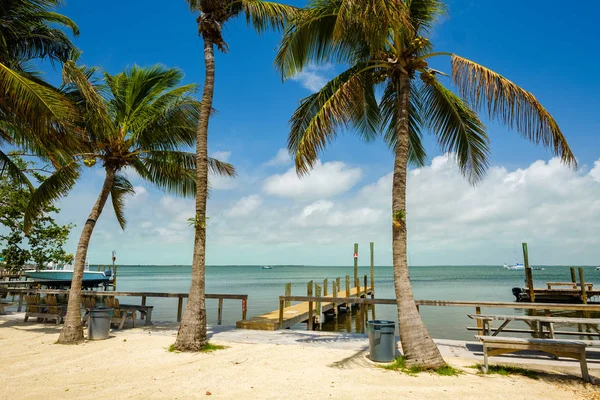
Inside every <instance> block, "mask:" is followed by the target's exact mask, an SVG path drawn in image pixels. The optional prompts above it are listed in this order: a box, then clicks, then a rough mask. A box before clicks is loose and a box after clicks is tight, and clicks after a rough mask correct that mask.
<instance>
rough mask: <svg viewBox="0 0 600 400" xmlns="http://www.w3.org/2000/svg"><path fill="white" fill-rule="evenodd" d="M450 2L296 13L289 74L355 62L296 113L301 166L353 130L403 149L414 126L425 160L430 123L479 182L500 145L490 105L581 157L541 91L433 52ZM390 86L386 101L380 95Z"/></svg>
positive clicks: (317, 7)
mask: <svg viewBox="0 0 600 400" xmlns="http://www.w3.org/2000/svg"><path fill="white" fill-rule="evenodd" d="M445 9H446V6H445V4H444V2H443V1H442V0H412V1H410V2H398V1H393V0H366V1H363V2H354V1H350V0H311V1H309V3H308V6H307V7H306V8H305V9H303V10H302V11H301V12H299V13H298V14H297V15H296V16H295V18H293V19H292V20H291V22H290V23H289V24H288V25H287V26H286V29H285V33H284V36H283V39H282V41H281V43H280V45H279V49H278V53H277V56H276V59H275V64H276V66H277V68H278V69H279V70H280V71H281V74H282V76H283V78H284V79H286V78H291V77H293V76H294V75H296V74H298V73H300V72H301V71H302V69H303V68H306V67H307V66H310V65H313V64H324V63H331V62H338V63H340V64H343V65H344V66H347V69H346V70H345V71H343V72H342V73H340V74H339V75H338V76H337V77H335V78H333V79H332V80H331V81H330V82H328V83H326V84H325V85H324V86H323V88H322V89H321V90H319V91H318V92H317V93H314V94H312V95H310V96H308V97H306V98H305V99H303V100H301V102H300V106H299V107H298V109H297V110H296V111H295V112H294V114H293V115H292V118H291V121H290V127H291V128H290V133H289V136H288V149H289V150H290V153H293V154H295V155H296V170H297V171H298V173H300V174H305V173H307V172H308V171H309V170H310V169H311V168H312V167H313V166H314V164H315V162H316V161H317V160H318V157H319V154H320V153H321V152H322V151H324V149H325V147H326V146H327V145H328V144H329V143H330V142H331V141H333V140H334V139H335V138H336V137H337V135H338V134H339V133H342V132H344V131H347V130H349V129H354V130H355V131H356V132H357V133H358V134H359V135H360V136H361V137H362V138H364V139H367V140H371V139H372V137H373V136H375V135H379V134H382V133H383V134H384V138H385V141H386V142H387V143H388V145H389V147H390V148H391V149H392V150H394V152H398V151H399V150H400V149H399V148H398V143H399V140H398V138H399V137H403V135H406V132H407V130H408V135H409V148H408V161H409V162H410V163H412V164H414V165H417V166H420V165H423V163H424V162H425V160H426V153H425V148H424V147H423V144H422V141H421V131H422V130H427V131H428V132H429V133H431V134H432V135H433V136H434V137H435V139H436V140H437V142H438V143H439V145H440V147H441V149H442V151H444V152H452V153H454V154H455V155H456V160H457V163H458V166H459V168H460V171H461V172H462V173H463V175H465V176H466V177H467V178H468V180H469V181H470V182H471V183H473V184H474V183H477V182H478V181H479V180H481V179H482V178H483V177H484V175H485V173H486V171H487V168H488V159H489V149H490V144H489V138H488V136H487V133H486V129H485V126H484V125H483V123H482V122H481V121H480V119H479V117H478V116H477V113H476V111H480V110H485V111H487V112H488V117H489V118H491V119H496V120H498V121H500V122H501V123H503V124H504V125H506V126H507V127H509V128H514V129H515V130H517V131H518V132H519V133H520V134H521V135H522V136H523V137H525V138H526V139H528V140H530V141H532V142H534V143H536V144H542V145H544V146H545V147H547V148H549V149H551V150H552V151H553V152H554V154H556V155H557V156H559V157H561V159H562V161H563V162H564V163H565V164H568V165H572V166H575V165H576V160H575V157H574V156H573V153H572V152H571V150H570V148H569V145H568V143H567V142H566V139H565V138H564V136H563V134H562V132H561V130H560V128H559V127H558V124H557V123H556V121H554V119H553V118H552V116H551V115H550V114H549V113H548V112H547V111H546V110H545V109H544V108H543V106H542V105H541V104H540V103H539V102H538V101H537V100H536V99H535V97H534V96H533V95H532V94H531V93H529V92H526V91H525V90H523V89H522V88H520V87H518V86H517V85H515V84H514V83H512V82H510V81H509V80H507V79H506V78H504V77H503V76H501V75H499V74H496V73H494V72H493V71H491V70H489V69H487V68H485V67H483V66H481V65H479V64H476V63H474V62H472V61H469V60H466V59H464V58H461V57H459V56H457V55H454V54H451V53H439V52H433V47H434V46H433V44H432V43H431V42H430V40H429V38H428V36H430V29H431V28H432V27H433V26H434V25H435V23H436V21H437V20H438V18H439V17H440V16H441V15H442V14H443V13H444V12H445ZM438 56H451V63H452V83H454V84H455V85H456V86H457V88H458V95H457V94H455V93H454V92H452V91H451V90H449V89H447V88H446V87H445V86H444V85H443V84H442V82H441V80H440V79H438V77H442V76H447V75H446V74H445V73H443V72H440V71H437V70H434V69H432V68H431V67H429V64H428V62H429V59H430V58H432V57H438ZM382 89H383V96H382V97H381V100H380V101H379V102H377V101H373V99H374V96H373V93H376V92H377V90H379V91H381V90H382ZM407 117H408V118H407ZM401 135H402V136H401ZM402 143H405V142H404V141H402Z"/></svg>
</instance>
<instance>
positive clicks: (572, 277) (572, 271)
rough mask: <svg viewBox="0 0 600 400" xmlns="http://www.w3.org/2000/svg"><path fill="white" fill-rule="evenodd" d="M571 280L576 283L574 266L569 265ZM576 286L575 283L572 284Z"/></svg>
mask: <svg viewBox="0 0 600 400" xmlns="http://www.w3.org/2000/svg"><path fill="white" fill-rule="evenodd" d="M571 282H573V283H577V276H576V275H575V268H573V267H571ZM573 286H576V285H573Z"/></svg>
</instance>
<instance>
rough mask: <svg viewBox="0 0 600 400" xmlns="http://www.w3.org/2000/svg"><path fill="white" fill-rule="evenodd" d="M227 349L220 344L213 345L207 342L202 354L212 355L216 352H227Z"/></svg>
mask: <svg viewBox="0 0 600 400" xmlns="http://www.w3.org/2000/svg"><path fill="white" fill-rule="evenodd" d="M226 348H227V346H221V345H218V344H212V343H209V342H206V344H205V345H204V347H202V350H200V352H201V353H210V352H213V351H216V350H225V349H226Z"/></svg>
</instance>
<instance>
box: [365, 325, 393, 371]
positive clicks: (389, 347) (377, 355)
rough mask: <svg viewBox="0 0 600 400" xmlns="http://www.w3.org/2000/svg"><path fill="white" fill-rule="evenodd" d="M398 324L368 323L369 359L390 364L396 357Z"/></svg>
mask: <svg viewBox="0 0 600 400" xmlns="http://www.w3.org/2000/svg"><path fill="white" fill-rule="evenodd" d="M395 327H396V323H395V322H394V321H384V320H374V321H367V332H368V334H369V357H370V358H371V360H372V361H376V362H389V361H392V360H394V358H395V357H396V336H395V335H394V331H395Z"/></svg>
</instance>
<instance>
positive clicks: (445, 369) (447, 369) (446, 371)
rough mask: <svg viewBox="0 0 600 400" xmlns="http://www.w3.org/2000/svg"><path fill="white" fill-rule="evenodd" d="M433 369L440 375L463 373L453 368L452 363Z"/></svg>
mask: <svg viewBox="0 0 600 400" xmlns="http://www.w3.org/2000/svg"><path fill="white" fill-rule="evenodd" d="M433 371H434V372H435V373H436V374H438V375H440V376H458V375H460V374H462V373H463V371H461V370H460V369H456V368H454V367H453V366H452V365H444V366H443V367H439V368H438V369H434V370H433Z"/></svg>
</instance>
